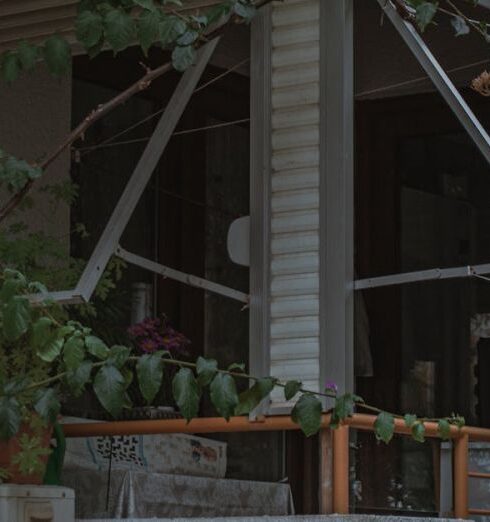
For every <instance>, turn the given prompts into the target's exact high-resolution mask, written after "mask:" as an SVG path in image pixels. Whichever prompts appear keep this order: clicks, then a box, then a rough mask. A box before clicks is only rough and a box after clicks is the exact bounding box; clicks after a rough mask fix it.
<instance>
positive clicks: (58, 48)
mask: <svg viewBox="0 0 490 522" xmlns="http://www.w3.org/2000/svg"><path fill="white" fill-rule="evenodd" d="M43 57H44V61H45V62H46V65H47V66H48V69H49V71H50V72H51V74H54V75H55V76H61V75H63V74H65V73H66V72H68V71H69V70H70V69H71V49H70V45H69V44H68V42H67V41H66V40H65V39H64V38H63V37H61V36H59V35H57V34H55V35H54V36H51V37H50V38H48V39H47V40H46V42H45V44H44V48H43Z"/></svg>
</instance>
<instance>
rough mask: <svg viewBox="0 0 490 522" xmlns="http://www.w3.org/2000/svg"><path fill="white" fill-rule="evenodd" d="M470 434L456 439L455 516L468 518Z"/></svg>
mask: <svg viewBox="0 0 490 522" xmlns="http://www.w3.org/2000/svg"><path fill="white" fill-rule="evenodd" d="M468 439H469V437H468V434H467V433H466V434H464V435H461V436H460V437H458V438H456V439H455V440H454V516H455V517H456V518H468Z"/></svg>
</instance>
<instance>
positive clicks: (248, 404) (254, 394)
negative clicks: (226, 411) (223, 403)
mask: <svg viewBox="0 0 490 522" xmlns="http://www.w3.org/2000/svg"><path fill="white" fill-rule="evenodd" d="M275 383H276V380H275V379H272V378H271V377H267V378H263V379H257V380H256V381H255V383H254V384H253V386H252V387H250V388H249V389H248V390H245V391H244V392H242V393H241V394H240V395H239V397H238V400H239V403H238V405H237V407H236V408H235V415H244V414H249V413H250V412H251V411H253V410H254V409H255V408H256V407H257V406H258V405H259V404H260V403H261V402H262V401H263V400H264V399H265V398H266V397H268V396H269V394H270V393H271V391H272V390H273V389H274V385H275Z"/></svg>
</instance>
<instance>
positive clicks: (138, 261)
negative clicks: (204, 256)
mask: <svg viewBox="0 0 490 522" xmlns="http://www.w3.org/2000/svg"><path fill="white" fill-rule="evenodd" d="M116 256H117V257H120V258H121V259H123V260H124V261H127V262H128V263H130V264H132V265H135V266H139V267H140V268H144V269H145V270H149V271H150V272H153V273H155V274H158V275H161V276H163V277H166V278H168V279H173V280H174V281H179V282H180V283H183V284H185V285H189V286H193V287H194V288H201V289H202V290H206V291H207V292H212V293H214V294H218V295H222V296H225V297H229V298H230V299H234V300H235V301H240V302H241V303H245V304H248V302H249V296H248V295H247V294H245V293H244V292H239V291H238V290H235V289H233V288H229V287H227V286H224V285H220V284H218V283H213V282H212V281H208V280H207V279H203V278H202V277H198V276H195V275H190V274H186V273H185V272H181V271H180V270H175V269H174V268H170V267H168V266H165V265H161V264H159V263H155V261H151V260H150V259H146V258H144V257H141V256H138V255H137V254H133V253H131V252H128V251H127V250H124V248H122V247H118V248H117V249H116Z"/></svg>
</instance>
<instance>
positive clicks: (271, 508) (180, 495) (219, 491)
mask: <svg viewBox="0 0 490 522" xmlns="http://www.w3.org/2000/svg"><path fill="white" fill-rule="evenodd" d="M63 485H65V486H67V487H70V488H73V489H74V490H75V494H76V499H75V503H76V516H77V518H79V519H97V518H112V519H114V518H116V519H117V518H152V517H158V518H166V517H168V518H173V517H175V518H179V517H221V516H263V515H270V516H272V515H274V516H277V515H280V516H284V515H291V514H293V513H294V507H293V503H292V496H291V490H290V487H289V485H288V484H280V483H269V482H253V481H243V480H232V479H215V478H209V477H191V476H184V475H165V474H160V473H145V472H137V471H124V470H117V471H112V473H111V474H110V480H109V474H108V473H107V472H100V471H95V470H83V469H77V468H73V469H65V470H64V473H63Z"/></svg>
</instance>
